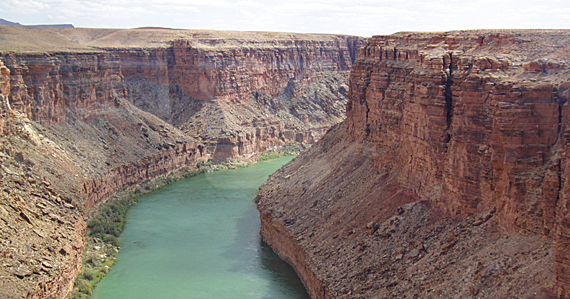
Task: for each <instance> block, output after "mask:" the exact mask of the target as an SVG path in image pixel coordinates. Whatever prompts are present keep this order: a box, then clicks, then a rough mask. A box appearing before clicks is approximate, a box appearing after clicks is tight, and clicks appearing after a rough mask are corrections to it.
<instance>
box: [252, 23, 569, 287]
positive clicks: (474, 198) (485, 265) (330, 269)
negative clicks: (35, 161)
mask: <svg viewBox="0 0 570 299" xmlns="http://www.w3.org/2000/svg"><path fill="white" fill-rule="evenodd" d="M569 38H570V33H569V32H568V31H551V30H535V31H520V30H512V31H511V30H503V31H460V32H445V33H398V34H394V35H390V36H375V37H373V38H372V39H371V40H369V41H368V42H367V43H365V45H364V46H363V47H362V48H361V49H360V50H359V55H358V58H357V60H356V61H355V63H354V65H353V68H352V72H351V76H350V91H349V101H348V104H347V110H346V111H347V119H346V120H345V121H344V122H343V123H341V124H339V125H336V126H335V127H334V128H333V129H331V130H330V131H329V132H327V134H326V135H325V136H324V137H323V139H322V140H321V141H319V142H318V143H317V144H316V145H315V146H313V147H312V148H311V149H310V150H309V151H307V152H305V153H303V154H301V155H300V156H299V157H297V158H295V159H294V160H293V161H292V162H291V163H289V164H288V165H286V166H285V167H283V168H282V169H281V170H280V171H278V172H277V173H275V174H274V175H273V176H271V177H270V178H269V180H268V181H267V182H266V183H264V184H263V185H262V186H261V187H260V193H259V204H258V208H259V210H260V212H261V220H262V229H261V234H262V236H263V238H264V240H265V241H266V242H267V243H268V244H270V246H271V247H272V248H273V249H274V250H275V251H276V252H278V254H279V255H280V256H281V257H282V258H283V259H284V260H286V261H288V262H289V263H290V264H292V266H293V267H294V268H295V270H296V271H297V273H298V274H299V275H300V277H301V279H302V281H303V283H304V284H305V286H306V287H307V289H308V291H309V293H310V295H311V297H312V298H385V297H390V296H395V297H402V298H407V297H409V298H432V297H434V296H443V297H448V298H492V297H493V298H507V297H516V298H550V297H553V298H554V297H557V296H560V297H561V298H568V297H569V296H570V277H569V273H570V269H569V266H570V263H569V258H570V255H569V254H568V252H570V251H569V250H568V237H569V234H570V230H569V229H568V216H569V215H568V207H567V201H568V199H567V198H568V191H567V189H568V188H567V173H568V171H566V169H567V167H568V166H567V165H568V159H567V158H566V152H567V148H568V137H569V136H570V135H568V132H567V131H568V130H569V126H568V124H569V118H568V117H569V116H570V110H569V108H568V104H567V100H568V93H569V89H570V82H569V81H568V80H569V79H568V78H570V76H569V75H570V70H569V68H568V67H569V64H568V63H569V61H568V55H569V53H570V48H569V46H568V41H569Z"/></svg>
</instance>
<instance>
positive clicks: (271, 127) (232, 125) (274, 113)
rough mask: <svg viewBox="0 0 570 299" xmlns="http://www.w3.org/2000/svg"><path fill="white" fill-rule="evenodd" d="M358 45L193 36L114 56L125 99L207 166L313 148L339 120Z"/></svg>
mask: <svg viewBox="0 0 570 299" xmlns="http://www.w3.org/2000/svg"><path fill="white" fill-rule="evenodd" d="M362 41H363V40H362V39H358V38H354V37H348V36H328V35H298V34H297V35H294V34H275V33H247V34H245V35H244V34H237V33H209V32H197V33H194V34H192V36H188V37H186V38H185V39H180V40H176V41H174V42H172V43H171V44H170V45H169V46H168V47H165V48H156V49H133V48H129V49H125V50H118V51H116V52H117V53H118V54H119V55H120V56H121V62H122V63H121V65H122V66H123V75H124V76H125V82H126V84H127V87H128V90H129V99H130V101H132V102H133V103H134V104H135V105H136V106H137V107H139V108H141V109H142V110H145V111H148V112H150V113H152V114H154V115H157V116H159V117H160V118H162V119H163V120H165V121H167V122H169V123H171V124H173V125H174V126H176V127H178V128H181V129H182V130H183V131H184V132H185V133H186V134H188V135H190V136H192V137H195V138H197V139H199V140H201V141H202V142H204V143H205V144H206V148H207V149H208V152H209V153H211V154H212V159H214V160H224V159H226V158H236V157H242V158H243V157H245V156H247V155H250V154H251V153H253V152H257V151H260V150H263V149H265V148H267V147H268V146H279V145H283V144H284V143H285V142H288V141H296V142H301V143H313V142H314V141H316V140H318V139H319V138H320V137H321V136H322V135H323V134H324V132H325V131H326V129H327V128H329V127H330V126H331V125H332V124H335V123H338V122H340V121H341V120H343V119H344V116H345V111H344V110H345V104H346V93H347V92H348V85H347V83H348V73H349V70H350V67H351V66H352V62H353V61H354V59H355V57H356V48H357V46H358V45H359V44H361V43H362Z"/></svg>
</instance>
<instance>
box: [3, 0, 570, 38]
mask: <svg viewBox="0 0 570 299" xmlns="http://www.w3.org/2000/svg"><path fill="white" fill-rule="evenodd" d="M0 12H1V15H0V18H4V19H8V20H10V21H15V22H20V23H22V24H40V23H45V22H52V21H55V20H57V21H58V22H64V23H73V24H74V25H76V26H80V27H118V28H133V27H138V26H142V25H143V24H144V25H145V26H162V27H173V28H203V29H209V28H210V29H225V30H232V29H233V30H258V31H294V32H321V33H344V34H358V35H364V36H371V35H373V34H389V33H392V32H395V31H433V30H438V31H439V30H452V29H469V28H472V29H475V28H570V3H569V2H568V1H567V0H552V1H539V0H517V1H515V0H433V1H414V0H289V1H286V2H283V1H279V0H264V1H261V0H31V1H29V0H28V1H23V0H0Z"/></svg>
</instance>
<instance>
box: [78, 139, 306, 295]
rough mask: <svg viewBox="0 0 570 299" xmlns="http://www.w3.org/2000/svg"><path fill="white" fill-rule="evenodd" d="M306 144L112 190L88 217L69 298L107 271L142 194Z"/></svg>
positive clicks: (295, 151) (290, 153)
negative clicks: (82, 248)
mask: <svg viewBox="0 0 570 299" xmlns="http://www.w3.org/2000/svg"><path fill="white" fill-rule="evenodd" d="M305 148H306V146H305V145H298V144H290V145H288V146H284V147H275V148H270V149H269V150H267V151H264V152H261V153H259V154H258V155H257V157H256V159H254V160H253V161H251V160H250V161H244V160H238V159H228V160H227V161H226V162H222V163H218V164H213V163H212V162H211V161H208V162H206V163H200V164H198V165H197V166H198V168H197V169H189V168H187V167H184V168H181V169H179V170H177V171H173V172H171V173H169V174H168V175H166V176H161V177H157V178H155V179H152V180H147V181H144V182H143V183H142V184H141V185H140V186H137V187H134V188H131V189H126V190H122V191H119V192H117V193H115V194H114V195H113V196H111V198H110V199H109V200H108V201H107V202H105V203H103V204H101V205H100V206H99V208H98V209H97V210H96V211H94V212H93V213H92V214H91V215H89V217H88V218H89V220H88V222H87V229H88V230H87V238H86V239H87V243H86V244H85V249H84V252H83V261H82V270H81V273H80V274H79V275H78V276H77V277H76V280H75V285H74V290H73V294H72V296H71V298H72V299H86V298H90V296H91V293H92V291H93V289H94V288H95V287H96V285H97V283H98V282H99V281H100V280H101V279H103V277H105V275H106V274H107V273H109V271H110V270H111V268H112V267H113V265H114V263H115V261H116V257H117V254H118V252H119V249H120V244H119V241H118V237H119V236H120V235H121V233H122V232H123V228H124V224H125V217H126V214H127V212H128V210H129V208H130V207H131V206H132V205H134V204H136V203H137V202H138V200H139V198H140V197H141V196H143V195H146V194H148V193H151V192H153V191H155V190H158V189H160V188H163V187H165V186H167V185H170V184H172V183H174V182H176V181H179V180H182V179H186V178H190V177H193V176H196V175H198V174H202V173H206V172H213V171H220V170H227V169H238V168H243V167H248V166H250V165H252V164H254V163H257V162H261V161H268V160H273V159H277V158H281V157H285V156H296V155H298V154H299V153H300V152H301V151H303V150H305Z"/></svg>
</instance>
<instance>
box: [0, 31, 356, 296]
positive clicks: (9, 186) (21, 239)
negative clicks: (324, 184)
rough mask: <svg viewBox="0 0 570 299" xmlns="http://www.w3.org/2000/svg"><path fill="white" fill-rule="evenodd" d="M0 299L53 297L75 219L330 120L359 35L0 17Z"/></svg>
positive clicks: (315, 131)
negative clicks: (86, 24)
mask: <svg viewBox="0 0 570 299" xmlns="http://www.w3.org/2000/svg"><path fill="white" fill-rule="evenodd" d="M0 35H1V37H2V38H3V43H2V45H0V52H1V53H0V100H1V101H0V113H1V114H2V118H1V119H0V166H1V169H0V177H1V179H2V188H1V189H0V222H1V223H3V224H2V225H1V226H0V241H1V243H0V264H1V265H2V266H1V267H0V276H1V277H2V279H1V280H0V297H2V298H23V297H26V298H66V297H68V296H69V295H70V292H71V290H72V287H73V281H74V277H75V276H76V275H77V273H78V271H79V270H80V266H81V254H82V248H83V244H84V237H85V216H86V214H88V213H90V211H91V210H92V209H93V208H95V207H97V205H98V204H100V203H101V202H104V201H105V200H107V199H108V198H109V197H110V196H111V195H112V194H113V193H114V192H116V191H118V190H122V189H124V188H129V187H133V186H136V185H138V184H140V183H141V182H143V181H145V180H147V179H151V178H154V177H157V176H160V175H166V174H168V173H169V172H171V171H173V170H177V169H179V168H182V167H188V168H193V167H196V164H197V163H198V162H199V161H206V160H209V159H216V160H224V159H226V158H248V157H251V156H253V155H254V154H255V153H256V152H257V151H260V150H264V149H265V148H267V147H268V146H280V145H283V144H285V143H286V142H288V141H297V142H301V143H310V142H313V141H315V140H317V139H318V138H320V137H321V136H322V135H323V134H324V132H325V130H326V129H327V128H328V127H329V126H330V125H332V124H334V123H337V122H340V121H341V120H342V119H343V118H344V109H345V104H346V93H347V92H348V85H347V83H348V81H347V78H348V72H349V68H350V67H351V65H352V62H353V61H354V59H355V56H356V48H357V46H358V45H359V44H360V43H361V42H362V39H361V38H353V37H345V36H330V35H295V34H272V33H238V32H206V31H184V30H158V29H138V30H111V29H109V30H107V29H105V30H91V29H65V28H15V27H6V26H0Z"/></svg>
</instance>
